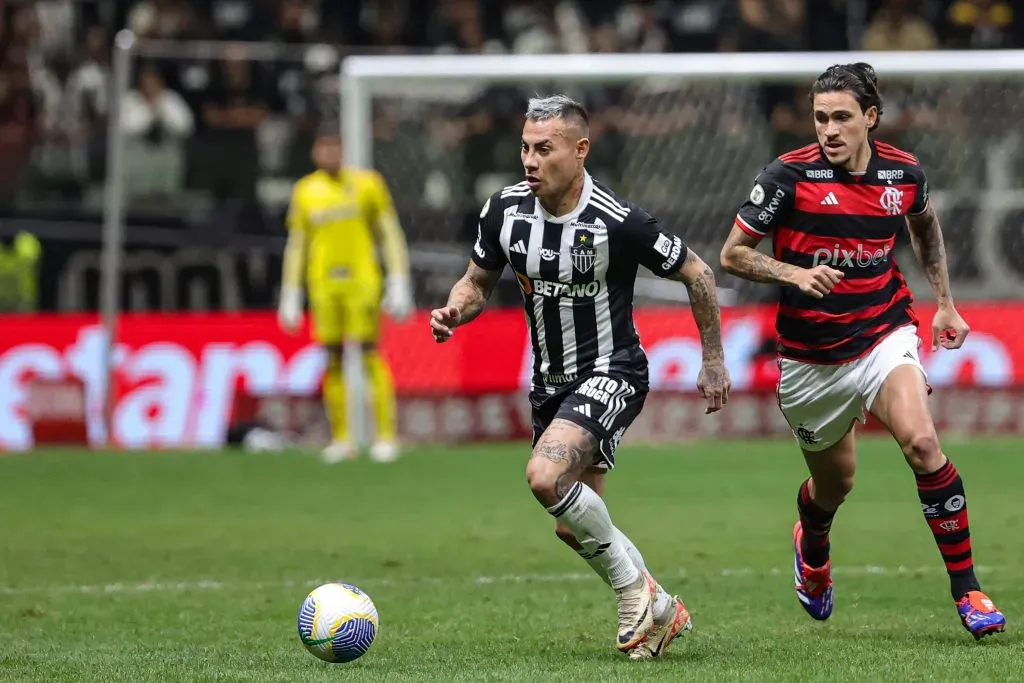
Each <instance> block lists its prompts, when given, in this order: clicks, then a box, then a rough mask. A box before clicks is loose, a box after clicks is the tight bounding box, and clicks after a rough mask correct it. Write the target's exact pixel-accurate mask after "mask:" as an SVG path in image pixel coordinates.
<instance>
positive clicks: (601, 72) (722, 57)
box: [341, 50, 1024, 167]
mask: <svg viewBox="0 0 1024 683" xmlns="http://www.w3.org/2000/svg"><path fill="white" fill-rule="evenodd" d="M853 62H868V63H869V64H871V65H872V66H873V67H874V68H875V70H876V71H877V72H878V73H879V74H880V75H881V76H882V78H885V79H888V78H904V77H911V76H912V77H914V78H925V79H941V78H943V77H949V76H959V77H963V76H974V77H976V78H1006V77H1024V50H948V51H938V50H936V51H921V52H896V51H879V52H766V53H713V54H681V53H670V54H635V53H627V54H608V53H602V54H550V55H479V54H474V55H422V56H419V55H417V56H410V55H377V56H353V57H348V58H347V59H345V60H343V61H342V64H341V92H342V103H341V104H342V107H341V117H342V134H343V135H344V138H345V155H346V161H347V162H348V163H351V164H353V165H356V166H363V167H370V166H372V165H373V149H372V143H371V135H370V131H371V130H372V108H371V101H372V99H373V96H374V93H375V90H377V89H378V88H381V87H382V86H385V85H390V86H394V85H396V84H399V85H400V84H402V83H416V82H422V81H424V80H437V81H459V82H460V83H463V84H465V83H483V82H490V83H495V82H510V81H522V80H530V79H544V80H550V81H565V80H586V81H603V82H622V81H627V80H632V79H643V78H650V77H660V78H664V77H679V78H685V79H689V80H694V81H699V80H704V81H706V80H728V81H734V82H735V81H744V80H762V81H765V80H775V81H778V80H786V79H796V78H813V77H815V76H817V75H818V74H820V73H821V72H822V71H824V70H825V69H826V68H828V66H829V65H831V64H849V63H853Z"/></svg>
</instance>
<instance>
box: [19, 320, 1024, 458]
mask: <svg viewBox="0 0 1024 683" xmlns="http://www.w3.org/2000/svg"><path fill="white" fill-rule="evenodd" d="M961 312H962V313H963V314H964V317H965V318H966V319H967V320H968V322H969V323H970V324H971V326H972V328H973V331H972V333H971V336H970V338H969V339H968V342H967V344H966V346H965V347H964V348H963V349H961V350H960V351H957V352H948V351H941V352H938V353H934V354H933V353H931V352H930V351H929V350H928V341H929V340H928V337H930V331H929V330H927V329H922V334H923V336H924V337H925V338H926V339H925V348H924V349H923V350H922V360H923V362H924V364H925V367H926V368H927V370H928V373H929V379H930V381H931V383H932V385H933V386H935V387H937V388H938V387H943V386H949V385H959V386H961V387H975V388H976V387H998V388H1010V387H1024V338H1022V337H1021V335H1020V334H1019V330H1020V329H1021V328H1020V325H1018V324H1017V323H1016V321H1018V320H1021V319H1024V304H1013V303H992V304H976V305H961ZM918 315H919V318H920V319H921V320H922V322H923V324H924V325H925V326H927V324H928V323H929V322H930V320H931V315H932V310H931V309H929V308H928V307H927V306H920V307H918ZM773 317H774V310H773V309H772V307H769V306H765V307H754V308H732V309H728V310H726V311H724V312H723V337H724V343H725V350H726V358H727V361H728V364H729V370H730V373H731V375H732V380H733V385H734V388H735V389H734V390H735V391H736V392H737V393H743V392H751V393H766V392H771V391H772V390H773V389H774V386H775V381H776V372H777V371H776V366H775V358H774V354H773V352H772V351H771V348H772V339H773V333H772V325H773ZM636 322H637V328H638V330H639V332H640V337H641V340H642V342H643V345H644V348H645V350H646V351H647V355H648V357H649V358H650V363H651V384H652V389H653V390H654V391H655V392H665V393H667V394H673V393H675V394H679V395H680V396H681V399H680V400H683V399H685V397H687V396H689V395H691V394H692V392H693V387H694V384H695V381H696V376H697V372H698V370H699V367H700V358H701V353H700V342H699V337H698V335H697V330H696V327H695V325H694V323H693V319H692V317H691V316H690V314H689V311H688V309H687V308H685V307H672V308H647V309H641V310H638V311H637V313H636ZM3 328H4V333H3V335H0V449H20V448H27V447H30V446H31V445H32V430H31V424H30V420H29V417H28V412H27V407H28V406H27V403H28V386H29V381H30V379H31V378H33V377H43V378H61V377H67V376H76V377H78V378H80V379H81V380H82V381H83V382H84V384H85V387H86V396H87V401H86V403H87V405H88V407H89V408H88V410H89V415H88V421H89V428H90V434H91V435H92V437H93V438H95V437H96V436H97V435H98V434H99V432H98V431H97V430H98V429H99V428H100V426H101V421H100V420H99V417H100V415H99V410H98V408H99V406H98V403H97V400H96V398H97V397H98V395H99V393H100V387H101V383H100V381H101V377H100V372H101V367H102V364H101V357H102V356H101V354H102V350H103V343H102V341H103V337H102V331H101V329H100V328H99V326H98V322H97V319H96V318H95V316H56V315H53V316H7V317H5V319H4V326H3ZM382 348H383V352H384V354H385V356H386V357H387V358H388V360H389V362H390V363H391V366H392V369H393V372H394V376H395V383H396V385H397V388H398V391H399V394H400V396H401V397H403V413H404V415H403V420H404V422H403V425H405V426H406V427H407V428H408V429H410V430H413V431H416V432H423V431H426V430H427V429H428V427H424V425H428V424H433V422H430V421H427V420H426V418H422V416H423V415H426V414H427V412H429V411H431V410H434V408H433V407H432V406H435V407H436V406H447V405H448V404H451V402H452V401H456V402H458V401H460V400H465V399H466V397H473V396H477V397H479V396H488V397H495V396H498V397H500V396H506V395H508V394H516V393H517V392H521V391H522V390H523V389H524V388H525V387H526V386H527V383H528V378H529V370H530V363H531V359H530V348H529V340H528V336H527V331H526V325H525V320H524V318H523V315H522V312H521V311H519V310H518V309H502V310H490V311H487V312H485V313H484V314H483V315H482V316H481V317H480V318H479V319H478V320H477V321H475V322H474V323H473V324H472V325H470V326H467V327H465V328H460V329H459V330H457V332H456V334H455V336H454V338H453V339H452V340H451V341H450V342H449V343H446V344H443V345H437V344H435V343H434V342H433V341H432V340H431V338H430V334H429V332H428V326H427V314H426V312H423V311H421V312H419V313H417V314H416V315H415V316H413V317H412V318H411V319H410V320H408V321H406V322H404V323H401V324H394V323H389V324H386V325H385V329H384V335H383V342H382ZM115 362H116V367H117V392H116V395H117V401H116V405H115V407H114V414H113V429H114V434H113V436H114V437H115V438H116V440H117V441H118V442H119V443H121V444H123V445H125V446H127V447H176V446H216V445H218V444H220V443H221V442H222V440H223V437H224V431H225V427H226V425H227V422H228V420H229V419H230V413H231V406H232V402H233V397H234V393H235V390H236V388H238V387H240V386H244V387H245V388H246V389H247V390H248V391H249V392H251V393H253V394H279V393H289V394H311V393H315V392H316V391H317V390H318V388H319V384H320V380H321V377H322V373H323V368H324V358H323V355H322V352H321V351H320V349H319V348H318V347H316V346H315V345H314V344H312V343H310V341H309V339H308V336H307V335H306V334H305V333H303V334H302V335H299V336H288V335H286V334H284V333H283V332H281V331H280V330H279V329H278V327H277V324H276V321H275V319H274V316H273V314H272V313H269V312H267V313H263V312H260V313H244V314H237V315H236V314H202V315H187V314H173V315H153V314H147V315H125V316H124V317H123V318H122V321H121V325H120V334H119V340H118V345H117V349H116V354H115ZM1014 395H1015V394H1014ZM488 400H490V399H488ZM493 400H494V401H512V402H513V404H515V405H518V403H520V401H517V400H516V399H514V398H513V399H509V398H507V397H506V398H502V399H497V398H495V399H493ZM453 405H454V404H453ZM495 405H497V404H495ZM481 406H482V407H481ZM456 409H457V407H456V408H452V410H456ZM458 409H461V408H458ZM445 410H447V408H446V409H445ZM472 410H473V411H480V410H487V403H486V401H485V402H484V403H483V404H481V403H480V402H479V401H477V402H475V403H473V404H472ZM517 410H518V408H517ZM759 410H760V409H759ZM410 411H413V412H410ZM417 411H418V412H417ZM499 412H500V411H498V410H497V409H492V410H491V412H490V414H491V415H492V416H494V415H497V414H498V413H499ZM730 412H732V411H731V410H730ZM446 414H447V413H446ZM474 414H476V413H474ZM417 415H419V416H421V417H420V418H417V417H416V416H417ZM453 419H454V418H453ZM460 419H461V418H460ZM766 419H767V418H766ZM772 419H774V418H772ZM417 420H418V421H417ZM509 420H511V422H513V423H515V424H519V423H520V422H521V420H520V418H519V417H514V418H509ZM417 425H418V426H417ZM783 427H784V425H783ZM520 431H521V429H520V428H517V429H515V430H513V432H514V433H516V434H518V433H519V432H520ZM501 433H503V432H499V433H496V434H495V435H496V436H500V434H501Z"/></svg>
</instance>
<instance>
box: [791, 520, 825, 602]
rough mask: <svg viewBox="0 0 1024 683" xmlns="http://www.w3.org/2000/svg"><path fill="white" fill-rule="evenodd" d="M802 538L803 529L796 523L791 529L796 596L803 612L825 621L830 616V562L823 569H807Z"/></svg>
mask: <svg viewBox="0 0 1024 683" xmlns="http://www.w3.org/2000/svg"><path fill="white" fill-rule="evenodd" d="M803 538H804V530H803V527H802V526H800V522H797V523H796V525H795V526H794V527H793V580H794V583H795V584H796V596H797V597H798V598H800V604H801V605H803V608H804V611H805V612H807V613H808V614H810V615H811V617H812V618H814V619H817V620H818V621H825V620H826V619H828V618H829V617H830V616H832V560H831V558H830V559H829V561H828V562H826V563H825V566H824V567H818V568H814V567H809V566H808V565H807V564H805V563H804V558H803V551H802V550H801V543H802V541H803Z"/></svg>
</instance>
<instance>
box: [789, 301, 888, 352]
mask: <svg viewBox="0 0 1024 683" xmlns="http://www.w3.org/2000/svg"><path fill="white" fill-rule="evenodd" d="M780 308H781V307H780ZM797 310H799V311H800V312H801V315H800V317H801V318H805V317H806V314H807V313H808V311H806V310H804V309H797ZM888 328H889V324H888V323H886V324H885V325H878V326H876V327H872V328H871V329H867V330H861V331H859V332H860V334H861V335H862V336H865V337H870V336H871V335H874V334H878V333H880V332H883V331H884V330H886V329H888ZM781 341H782V343H783V344H784V345H785V346H788V347H790V348H792V349H798V350H802V351H827V350H828V349H834V348H836V347H837V346H842V345H843V344H849V343H850V340H849V339H840V340H839V341H837V342H835V343H833V344H805V343H803V342H799V341H796V340H795V339H789V338H785V339H782V340H781Z"/></svg>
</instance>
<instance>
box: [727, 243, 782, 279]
mask: <svg viewBox="0 0 1024 683" xmlns="http://www.w3.org/2000/svg"><path fill="white" fill-rule="evenodd" d="M730 255H731V258H730V259H729V262H728V264H727V265H726V266H725V269H726V270H727V271H729V272H730V273H732V274H733V275H736V276H737V277H741V278H743V279H744V280H751V281H752V282H765V283H769V284H775V285H788V284H791V283H792V281H793V279H792V278H793V274H794V273H795V272H796V267H795V266H792V265H790V264H788V263H783V262H781V261H776V260H775V259H773V258H772V257H771V256H768V255H767V254H762V253H761V252H759V251H758V250H757V249H754V248H753V247H746V246H734V247H733V248H732V249H730Z"/></svg>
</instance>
